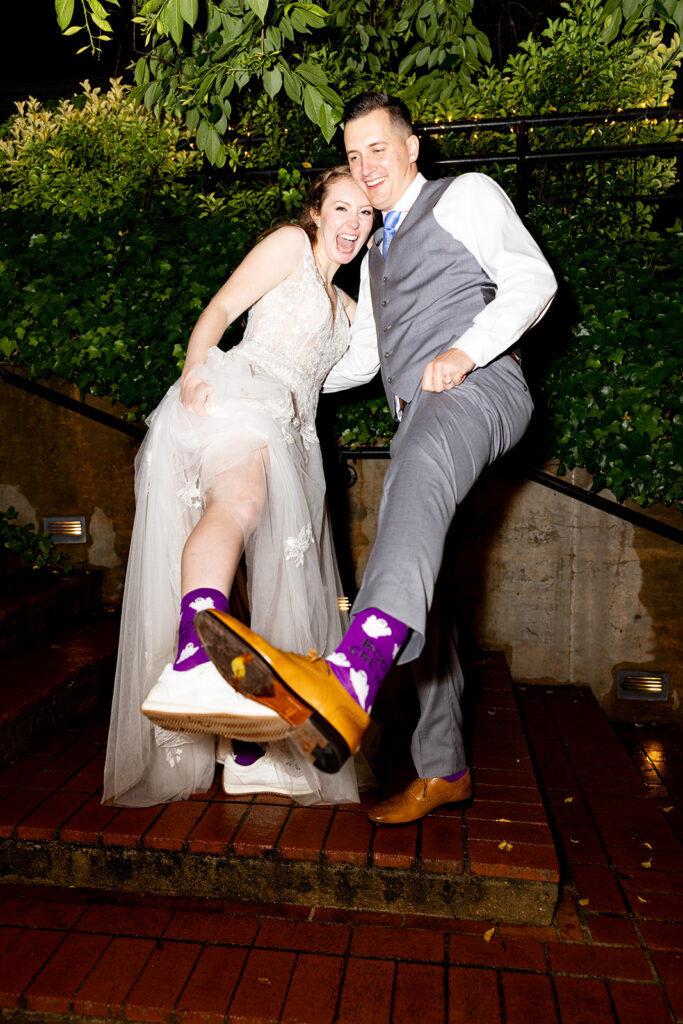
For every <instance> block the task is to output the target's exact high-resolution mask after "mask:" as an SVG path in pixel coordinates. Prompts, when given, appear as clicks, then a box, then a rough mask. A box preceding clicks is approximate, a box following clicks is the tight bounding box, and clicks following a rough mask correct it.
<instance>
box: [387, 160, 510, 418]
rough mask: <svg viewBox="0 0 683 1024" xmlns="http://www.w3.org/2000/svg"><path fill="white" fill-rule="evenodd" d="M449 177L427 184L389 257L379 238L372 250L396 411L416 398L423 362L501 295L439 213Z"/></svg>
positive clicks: (390, 394)
mask: <svg viewBox="0 0 683 1024" xmlns="http://www.w3.org/2000/svg"><path fill="white" fill-rule="evenodd" d="M451 180H452V179H450V178H446V179H443V178H442V179H441V180H440V181H428V182H426V184H425V185H424V186H423V187H422V190H421V191H420V194H419V196H418V197H417V199H416V201H415V202H414V203H413V205H412V207H411V208H410V210H409V212H408V213H407V214H406V216H405V218H404V220H403V221H402V223H401V226H400V228H399V230H398V231H397V233H396V235H395V236H394V238H393V241H392V243H391V245H390V247H389V252H388V253H387V258H386V260H383V259H382V251H381V248H378V247H377V244H375V245H373V246H372V248H371V249H370V254H369V266H368V269H369V274H370V294H371V296H372V310H373V314H374V318H375V325H376V328H377V342H378V345H379V359H380V366H381V370H382V381H383V383H384V390H385V391H386V393H387V399H388V401H389V406H390V408H391V410H392V412H393V410H394V407H395V403H394V398H395V397H396V396H398V397H399V398H403V399H404V400H405V401H410V399H411V398H412V397H413V395H414V394H415V392H416V391H417V388H418V387H419V385H420V382H421V380H422V373H423V371H424V368H425V365H426V364H427V363H428V362H429V361H430V359H434V358H435V356H437V355H439V353H440V352H443V351H444V349H446V348H449V347H450V346H452V345H453V344H454V342H455V341H456V340H457V339H458V338H459V337H461V335H463V334H464V333H465V331H466V330H467V329H468V328H469V327H471V325H472V321H473V320H474V317H475V316H476V315H477V313H480V312H481V311H482V309H484V307H485V306H486V305H488V303H489V302H491V300H492V299H493V298H494V296H495V294H496V286H495V284H494V283H493V281H492V280H491V279H490V277H488V275H487V274H486V273H485V272H484V270H483V269H482V267H480V266H479V264H478V263H477V261H476V260H475V258H474V256H473V255H472V253H471V252H470V251H469V249H466V248H465V246H464V245H463V244H462V242H458V241H457V240H456V239H455V238H453V236H452V235H451V234H449V233H448V231H445V230H444V229H443V228H442V227H441V226H440V225H439V224H438V223H437V221H436V218H435V217H434V207H435V206H436V204H437V203H438V201H439V199H440V198H441V196H442V195H443V193H444V192H445V191H446V189H447V188H448V186H449V185H450V184H451ZM382 235H383V231H382V228H379V229H378V231H377V232H375V236H374V240H375V243H378V244H379V245H380V246H381V241H382Z"/></svg>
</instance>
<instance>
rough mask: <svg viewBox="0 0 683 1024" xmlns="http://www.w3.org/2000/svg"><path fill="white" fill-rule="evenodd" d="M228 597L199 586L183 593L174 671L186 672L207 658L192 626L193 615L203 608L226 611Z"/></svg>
mask: <svg viewBox="0 0 683 1024" xmlns="http://www.w3.org/2000/svg"><path fill="white" fill-rule="evenodd" d="M228 607H229V605H228V599H227V597H226V596H225V594H222V593H221V592H220V590H212V589H211V588H210V587H200V588H199V589H198V590H191V591H190V592H189V594H185V597H183V598H182V600H181V602H180V626H179V627H178V654H177V655H176V659H175V661H174V663H173V668H174V669H175V670H176V672H187V671H188V670H189V669H191V668H195V667H196V666H197V665H203V664H204V663H205V662H207V661H208V660H209V659H208V657H207V655H206V652H205V651H204V648H203V647H202V642H201V640H200V639H199V637H198V636H197V631H196V630H195V628H194V617H195V615H196V614H197V612H201V611H204V609H205V608H215V609H216V610H217V611H219V612H227V610H228Z"/></svg>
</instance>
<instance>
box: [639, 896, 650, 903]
mask: <svg viewBox="0 0 683 1024" xmlns="http://www.w3.org/2000/svg"><path fill="white" fill-rule="evenodd" d="M636 899H637V900H638V902H639V903H647V900H644V899H643V897H642V896H636Z"/></svg>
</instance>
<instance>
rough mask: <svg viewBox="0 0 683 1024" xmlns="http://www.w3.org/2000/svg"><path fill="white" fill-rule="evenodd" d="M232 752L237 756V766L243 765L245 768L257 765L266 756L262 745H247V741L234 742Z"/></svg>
mask: <svg viewBox="0 0 683 1024" xmlns="http://www.w3.org/2000/svg"><path fill="white" fill-rule="evenodd" d="M232 751H233V754H234V755H235V764H241V765H242V767H243V768H248V767H249V765H250V764H255V763H256V762H257V761H258V759H259V758H260V757H263V755H264V754H265V750H264V749H263V747H262V746H261V744H260V743H247V741H246V740H233V741H232Z"/></svg>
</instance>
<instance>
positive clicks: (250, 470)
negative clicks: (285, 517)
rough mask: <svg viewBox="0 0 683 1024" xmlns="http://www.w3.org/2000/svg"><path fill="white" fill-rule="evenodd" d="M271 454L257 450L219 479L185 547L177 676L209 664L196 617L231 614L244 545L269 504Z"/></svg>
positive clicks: (182, 569) (182, 564)
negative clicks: (230, 598)
mask: <svg viewBox="0 0 683 1024" xmlns="http://www.w3.org/2000/svg"><path fill="white" fill-rule="evenodd" d="M264 456H267V453H266V452H265V451H260V450H256V451H253V452H251V453H250V454H249V455H248V456H246V457H245V458H244V459H243V460H241V461H240V462H239V463H238V464H236V465H233V466H231V467H229V468H228V469H226V470H223V471H222V472H220V473H218V474H217V476H216V479H215V481H214V484H213V486H212V487H211V490H210V491H209V492H208V494H207V498H206V507H205V509H204V512H203V514H202V517H201V519H200V520H199V522H198V523H197V525H196V526H195V528H194V530H193V531H192V533H191V534H190V536H189V537H188V539H187V541H186V542H185V547H184V549H183V554H182V560H181V602H180V624H179V627H178V652H177V656H176V660H175V662H174V665H173V667H174V669H176V670H177V671H181V672H184V671H189V670H191V669H193V668H196V667H197V666H198V665H202V664H204V663H205V662H206V661H207V660H208V658H207V656H206V653H205V652H204V649H203V647H202V645H201V642H200V640H199V637H198V636H197V633H196V630H195V628H194V619H195V616H196V614H197V612H198V611H202V610H204V609H205V608H216V609H218V611H227V610H228V595H229V593H230V591H231V589H232V584H233V580H234V578H235V573H236V571H237V566H238V564H239V560H240V558H241V556H242V551H243V550H244V544H245V539H246V538H247V537H249V536H250V535H251V533H252V532H253V530H254V529H255V528H256V526H257V525H258V521H259V519H260V516H261V511H262V509H263V504H264V501H265V494H266V485H265V472H264V464H265V461H266V460H265V457H264Z"/></svg>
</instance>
